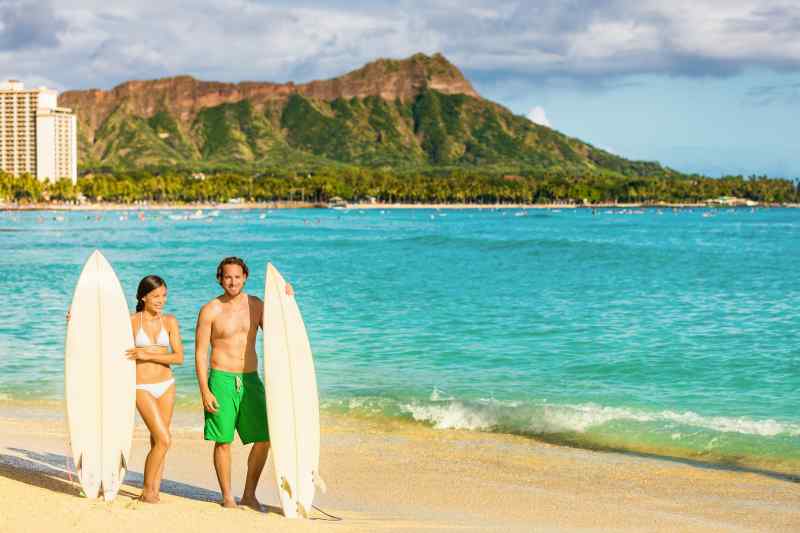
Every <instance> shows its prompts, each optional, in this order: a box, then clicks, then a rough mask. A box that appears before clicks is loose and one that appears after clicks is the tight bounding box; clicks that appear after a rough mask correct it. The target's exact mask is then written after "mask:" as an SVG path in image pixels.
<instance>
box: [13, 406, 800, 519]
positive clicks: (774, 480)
mask: <svg viewBox="0 0 800 533" xmlns="http://www.w3.org/2000/svg"><path fill="white" fill-rule="evenodd" d="M3 412H4V413H6V415H5V416H4V417H2V418H0V532H15V531H30V532H39V531H42V532H43V531H48V532H49V531H68V532H72V531H75V532H79V531H80V532H94V531H97V532H101V531H102V532H108V531H113V532H114V533H125V532H129V531H130V532H133V531H142V532H158V531H170V532H172V533H197V532H201V531H214V532H218V531H220V532H221V531H236V532H248V531H260V532H269V531H276V532H277V531H281V532H293V531H298V532H303V531H341V532H349V531H365V532H366V531H437V532H438V531H578V530H580V531H685V532H691V531H727V532H729V531H800V480H799V479H793V478H792V477H790V476H785V475H780V474H777V473H772V472H767V471H741V470H730V469H724V468H721V467H713V466H708V465H702V464H699V463H692V462H689V461H676V460H669V459H665V458H653V457H640V456H634V455H630V454H618V453H609V452H596V451H588V450H580V449H574V448H569V447H563V446H555V445H550V444H545V443H540V442H537V441H535V440H531V439H528V438H523V437H514V436H506V435H494V434H487V433H480V432H470V431H460V430H435V429H431V428H428V427H425V426H421V425H418V424H412V423H406V422H401V421H398V422H386V421H376V420H365V419H356V418H352V417H344V416H338V415H336V416H334V415H331V414H326V415H325V416H324V417H323V420H322V424H323V434H322V458H321V473H322V475H323V476H324V478H325V479H326V481H327V484H328V492H327V494H324V495H321V496H319V497H318V499H317V501H316V504H317V505H318V506H320V507H321V508H322V509H324V510H325V511H327V512H328V513H331V514H333V515H335V516H337V517H341V519H342V520H341V521H334V520H333V519H330V518H327V517H326V516H325V515H323V514H321V513H319V512H315V513H314V517H315V519H314V520H311V521H305V520H288V519H285V518H283V517H282V516H281V514H280V509H279V507H278V497H277V492H276V491H275V489H274V483H273V481H272V471H271V469H270V466H269V463H268V466H267V469H265V472H264V474H263V476H262V478H261V483H260V485H259V490H258V493H257V494H258V497H259V499H260V500H261V502H262V503H263V504H265V506H266V509H265V511H264V512H257V511H254V510H250V509H234V510H230V509H223V508H222V507H220V506H219V505H218V504H217V503H215V502H216V500H217V499H218V498H219V491H218V487H217V483H216V478H215V476H214V472H213V468H212V466H211V445H210V444H209V443H206V442H204V441H203V440H202V437H201V433H200V431H199V417H197V416H196V414H194V413H191V412H189V413H182V414H181V416H179V417H176V421H179V425H180V426H181V427H180V428H175V429H174V431H173V433H174V435H173V437H174V438H173V447H172V448H171V450H170V452H169V454H168V456H167V461H168V463H167V469H166V474H165V477H166V481H165V482H164V484H163V486H162V503H160V504H157V505H148V504H144V503H140V502H138V501H136V500H134V499H133V498H134V497H136V496H138V494H139V493H140V489H141V481H142V476H141V472H142V465H143V460H144V454H145V452H146V444H145V443H146V438H147V433H146V431H145V430H144V429H143V428H141V427H138V428H137V431H136V435H135V439H134V452H133V458H132V464H131V472H130V473H129V475H128V476H127V478H126V485H125V487H124V490H123V491H122V493H121V494H120V496H119V497H118V498H117V499H116V500H114V501H113V502H111V503H105V502H103V501H90V500H87V499H86V498H83V497H81V496H80V489H79V487H78V485H77V484H76V483H75V481H74V479H73V480H70V474H69V473H68V470H67V468H66V465H67V464H68V460H67V458H66V456H67V455H68V451H67V445H66V441H67V437H66V433H65V430H64V422H63V420H61V417H60V414H58V413H55V414H54V413H50V414H47V413H45V414H44V415H41V414H34V415H31V411H25V416H26V418H19V417H14V416H12V415H8V414H7V413H8V412H9V410H8V409H4V410H3ZM195 422H197V424H196V423H195ZM176 424H178V422H176ZM246 453H247V448H245V447H243V446H241V445H239V444H238V443H237V444H236V445H235V446H234V468H233V472H234V476H233V482H234V483H233V485H234V487H233V488H234V491H235V492H236V493H237V494H240V493H241V489H242V485H243V478H244V461H245V458H246Z"/></svg>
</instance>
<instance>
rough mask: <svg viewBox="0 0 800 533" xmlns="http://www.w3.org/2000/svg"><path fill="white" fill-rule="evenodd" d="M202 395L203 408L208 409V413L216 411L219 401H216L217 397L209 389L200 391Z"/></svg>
mask: <svg viewBox="0 0 800 533" xmlns="http://www.w3.org/2000/svg"><path fill="white" fill-rule="evenodd" d="M202 396H203V409H205V410H206V411H208V412H209V413H216V412H217V409H219V403H217V397H216V396H214V394H213V393H212V392H211V391H206V392H203V393H202Z"/></svg>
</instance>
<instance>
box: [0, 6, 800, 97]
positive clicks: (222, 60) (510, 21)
mask: <svg viewBox="0 0 800 533" xmlns="http://www.w3.org/2000/svg"><path fill="white" fill-rule="evenodd" d="M1 1H2V0H0V2H1ZM30 2H31V0H11V4H10V5H13V6H17V7H19V6H23V5H29V3H30ZM112 4H113V5H112ZM31 5H32V4H31ZM45 5H46V6H47V8H48V9H47V10H46V16H44V15H42V16H41V17H38V18H36V19H35V20H34V19H31V20H30V21H27V19H26V21H27V22H26V24H25V25H20V24H19V23H17V24H14V23H15V22H18V21H19V15H18V13H20V12H23V11H21V10H20V9H14V10H8V9H5V10H4V9H0V42H3V43H4V44H5V45H6V46H4V47H0V75H1V74H2V73H3V72H8V71H13V72H22V73H30V77H31V78H34V77H39V78H49V79H53V80H55V81H56V82H57V84H58V85H59V86H63V87H71V88H86V87H92V86H94V87H102V88H108V87H111V86H113V85H115V84H117V83H120V82H122V81H125V80H128V79H132V78H139V79H141V78H153V77H161V76H169V75H174V74H191V75H194V76H196V77H200V78H203V79H216V80H221V81H240V80H260V81H276V82H283V81H288V80H293V81H298V82H303V81H309V80H311V79H319V78H326V77H332V76H336V75H339V74H342V73H344V72H346V71H348V70H351V69H353V68H357V67H359V66H361V65H363V64H364V63H366V62H367V61H370V60H373V59H375V58H377V57H395V58H398V57H407V56H409V55H411V54H413V53H415V52H425V53H433V52H437V51H438V52H443V53H444V54H445V55H446V56H447V57H448V58H449V59H451V60H452V61H453V62H455V63H456V65H458V66H459V67H461V68H462V69H464V70H466V71H467V73H468V74H470V75H472V76H474V77H479V76H483V77H486V78H490V79H492V78H496V77H498V76H502V77H505V78H512V79H514V78H515V79H523V80H526V81H528V82H530V81H531V80H539V81H541V80H557V79H564V78H570V79H572V80H579V81H582V82H586V85H587V86H589V87H596V86H598V83H597V80H598V79H602V80H605V81H609V80H614V79H624V78H626V77H627V76H629V75H636V74H660V75H680V76H709V75H711V76H725V75H729V74H733V73H736V72H739V71H740V70H742V69H746V68H749V67H762V68H767V69H770V68H771V69H775V70H781V71H786V70H798V71H800V5H798V4H797V3H796V2H795V3H792V2H786V1H784V0H674V1H673V2H663V0H607V1H604V2H596V1H590V0H583V1H581V0H576V1H575V2H562V1H561V0H541V1H537V2H520V1H518V0H426V1H424V2H423V1H422V0H402V1H401V2H389V1H388V0H373V1H372V2H369V3H367V2H363V1H361V0H311V1H302V0H275V1H271V2H269V3H266V2H259V1H256V0H197V1H195V2H193V3H192V6H191V9H186V4H185V2H182V1H181V0H158V1H156V0H116V1H115V2H111V3H110V2H107V1H106V0H72V1H71V2H46V3H45ZM25 12H27V11H25ZM9 25H11V26H9ZM12 27H13V28H15V29H14V30H13V31H9V28H12ZM54 35H56V36H57V38H56V37H52V36H54ZM51 37H52V38H51ZM775 43H780V45H776V44H775ZM34 44H35V46H34ZM0 77H1V76H0Z"/></svg>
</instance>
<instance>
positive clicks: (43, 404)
mask: <svg viewBox="0 0 800 533" xmlns="http://www.w3.org/2000/svg"><path fill="white" fill-rule="evenodd" d="M320 415H321V417H323V418H327V419H330V420H336V421H337V423H338V424H349V423H354V424H367V425H369V426H371V427H373V428H376V429H377V430H378V431H381V430H384V429H386V428H396V427H405V428H406V429H408V430H409V431H423V432H430V433H431V435H440V436H442V437H441V438H448V437H447V435H454V434H469V435H473V436H476V437H479V438H481V439H482V440H484V441H485V442H494V441H497V442H502V441H503V440H504V439H508V438H511V439H521V441H523V442H528V443H530V445H531V446H551V447H556V448H561V449H564V450H574V451H576V452H587V453H610V454H616V455H621V456H625V457H646V458H649V459H653V460H657V461H670V462H672V461H674V462H682V463H687V464H692V465H695V466H697V467H700V468H711V469H720V470H725V471H731V472H740V473H742V472H768V473H769V474H770V475H771V476H773V477H776V478H781V479H786V480H791V481H795V482H798V483H800V456H786V457H783V456H768V455H763V454H762V455H761V456H747V455H742V454H740V453H735V452H733V451H728V452H722V453H716V454H714V453H711V451H710V450H700V449H687V448H681V447H677V446H669V445H666V446H665V445H664V444H663V443H662V445H660V446H659V445H657V444H655V443H653V442H643V441H642V442H626V441H624V440H623V441H620V440H615V439H613V438H612V439H608V437H607V436H606V437H605V438H604V437H601V436H598V435H594V436H586V435H584V434H582V433H580V432H568V431H565V432H562V433H552V434H530V433H525V432H512V431H492V430H491V429H475V428H468V427H443V428H442V427H437V426H436V425H435V424H433V423H431V422H430V421H426V420H419V419H413V418H406V417H399V416H387V415H376V414H368V413H359V412H347V411H345V412H342V411H340V410H338V409H335V408H326V407H324V406H321V409H320ZM29 420H38V421H48V422H49V423H51V424H53V425H54V427H58V425H59V424H61V425H62V426H63V427H62V428H61V429H62V430H63V431H66V411H65V404H64V401H63V400H33V401H29V400H8V399H3V398H0V424H2V421H29ZM203 423H204V422H203V416H202V405H201V404H200V403H199V402H197V401H192V402H178V403H176V404H175V410H174V415H173V423H172V427H173V429H174V430H175V431H179V432H197V433H202V429H203ZM135 427H136V431H139V432H145V431H146V427H145V425H144V422H143V421H142V419H141V417H140V415H139V413H138V412H137V413H136V426H135Z"/></svg>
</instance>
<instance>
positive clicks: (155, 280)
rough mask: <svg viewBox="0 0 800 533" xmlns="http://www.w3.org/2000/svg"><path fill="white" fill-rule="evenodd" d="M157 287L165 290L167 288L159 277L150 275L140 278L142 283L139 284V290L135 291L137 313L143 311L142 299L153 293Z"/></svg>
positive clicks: (165, 283)
mask: <svg viewBox="0 0 800 533" xmlns="http://www.w3.org/2000/svg"><path fill="white" fill-rule="evenodd" d="M159 287H164V288H165V289H166V288H167V282H166V281H164V280H163V279H161V278H160V277H159V276H156V275H155V274H151V275H149V276H145V277H143V278H142V281H140V282H139V288H138V289H136V311H137V312H139V311H144V300H143V298H144V297H145V296H147V295H148V294H150V291H154V290H156V289H157V288H159Z"/></svg>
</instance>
